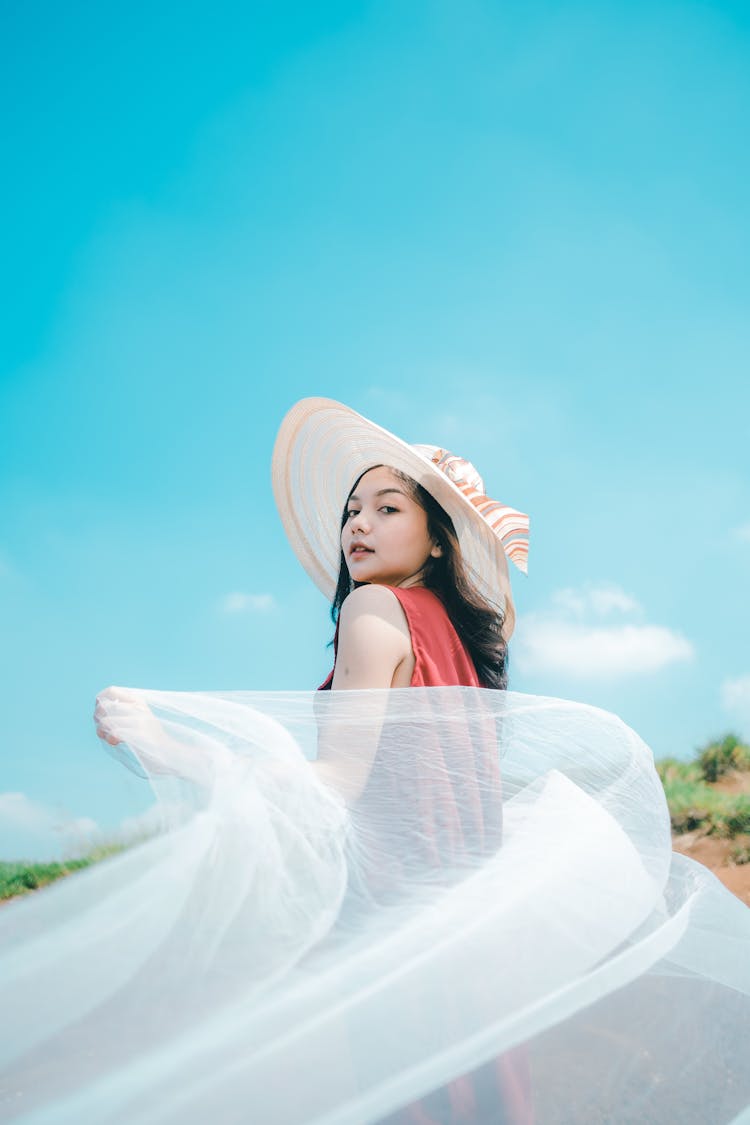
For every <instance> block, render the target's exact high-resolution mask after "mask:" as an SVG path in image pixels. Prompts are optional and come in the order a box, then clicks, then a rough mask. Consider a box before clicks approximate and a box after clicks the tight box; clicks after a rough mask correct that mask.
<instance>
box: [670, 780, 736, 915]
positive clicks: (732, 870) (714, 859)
mask: <svg viewBox="0 0 750 1125" xmlns="http://www.w3.org/2000/svg"><path fill="white" fill-rule="evenodd" d="M740 776H743V775H740ZM744 778H745V779H746V781H748V782H750V777H748V775H747V774H744ZM723 783H725V779H724V778H722V781H721V782H718V783H717V784H716V785H715V786H714V788H716V789H719V788H721V786H722V784H723ZM742 791H743V790H740V789H733V790H726V789H725V790H724V792H734V793H737V792H742ZM672 847H673V848H674V850H675V851H676V852H681V853H682V855H687V856H690V858H691V859H697V860H698V862H699V863H703V864H705V865H706V867H708V868H710V870H711V871H713V873H714V875H716V877H717V878H719V879H721V881H722V883H723V884H724V886H725V887H728V888H729V890H730V891H731V892H732V893H733V894H735V895H737V898H739V899H740V900H741V901H742V902H744V903H745V904H746V905H747V906H750V863H742V864H738V863H736V862H735V859H734V857H735V855H736V854H737V852H738V851H739V850H741V849H742V850H745V851H747V852H748V854H750V836H735V837H734V839H732V840H722V839H720V838H719V837H718V836H705V835H701V833H700V832H685V833H682V834H681V835H678V836H673V837H672Z"/></svg>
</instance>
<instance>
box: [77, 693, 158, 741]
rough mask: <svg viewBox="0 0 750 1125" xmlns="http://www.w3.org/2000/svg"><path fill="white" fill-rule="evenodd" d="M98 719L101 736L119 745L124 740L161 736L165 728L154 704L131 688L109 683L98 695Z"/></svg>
mask: <svg viewBox="0 0 750 1125" xmlns="http://www.w3.org/2000/svg"><path fill="white" fill-rule="evenodd" d="M94 722H95V723H96V733H97V736H98V737H99V738H101V739H103V740H104V741H105V742H108V743H109V745H110V746H117V745H119V744H120V743H121V742H133V741H137V742H144V741H145V742H149V741H153V740H154V739H160V738H162V737H163V735H164V730H163V727H162V725H161V723H160V722H159V720H158V719H157V718H156V717H155V716H154V714H153V712H152V710H151V708H150V707H149V706H148V704H147V703H146V702H145V701H144V700H143V698H142V697H141V696H140V695H139V693H138V692H135V691H132V690H131V689H130V688H119V687H108V688H106V689H105V690H104V691H103V692H100V694H99V695H98V696H97V697H96V707H95V709H94Z"/></svg>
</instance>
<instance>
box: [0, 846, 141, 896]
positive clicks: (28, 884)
mask: <svg viewBox="0 0 750 1125" xmlns="http://www.w3.org/2000/svg"><path fill="white" fill-rule="evenodd" d="M121 851H123V846H122V845H120V844H111V845H108V846H107V847H102V848H97V849H96V850H95V851H93V852H91V854H90V855H87V856H82V857H81V858H80V859H68V860H65V861H64V862H63V863H23V862H19V863H7V862H4V861H0V901H2V900H3V899H8V898H16V897H17V896H18V895H25V894H28V892H29V891H36V890H38V889H39V887H46V886H47V884H48V883H54V882H55V881H56V880H57V879H61V878H62V877H63V876H64V875H70V874H72V873H73V872H74V871H82V870H83V868H85V867H91V865H92V864H93V863H99V861H100V860H102V859H106V858H107V856H110V855H115V854H116V853H117V852H121Z"/></svg>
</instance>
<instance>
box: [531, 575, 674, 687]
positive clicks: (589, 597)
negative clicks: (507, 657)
mask: <svg viewBox="0 0 750 1125" xmlns="http://www.w3.org/2000/svg"><path fill="white" fill-rule="evenodd" d="M613 615H614V616H616V618H618V619H617V620H615V621H611V620H609V621H608V620H603V619H607V618H612V616H613ZM623 617H625V618H627V617H630V618H631V620H622V618H623ZM633 619H634V620H633ZM694 655H695V650H694V648H693V645H692V644H691V642H690V641H689V640H688V639H687V638H686V637H684V636H683V635H682V634H681V633H679V632H676V631H675V630H673V629H668V628H667V627H666V626H663V625H650V624H648V623H647V622H645V621H643V609H642V607H641V605H640V604H639V602H638V601H637V600H636V599H635V598H634V597H632V596H631V595H630V594H627V593H625V591H624V590H622V589H621V588H620V587H619V586H616V585H614V584H613V583H599V584H590V585H588V586H585V587H583V588H582V589H570V588H566V589H563V590H558V591H557V592H556V593H555V594H554V595H553V596H552V605H551V608H550V609H549V610H547V611H546V612H540V613H532V614H528V615H526V616H524V617H522V618H521V620H520V621H519V624H518V633H517V640H516V644H515V657H516V659H517V661H518V666H519V668H520V669H521V671H523V672H527V673H546V672H549V673H554V674H555V675H563V676H567V677H571V678H576V679H596V680H610V679H617V678H618V677H623V676H637V675H644V674H648V673H651V672H656V671H659V669H661V668H665V667H667V666H668V665H670V664H674V663H676V662H678V661H684V660H691V659H692V658H693V656H694Z"/></svg>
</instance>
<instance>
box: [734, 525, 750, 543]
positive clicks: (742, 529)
mask: <svg viewBox="0 0 750 1125" xmlns="http://www.w3.org/2000/svg"><path fill="white" fill-rule="evenodd" d="M732 535H733V536H734V538H735V539H739V541H740V543H750V523H742V524H740V526H739V527H735V528H733V530H732Z"/></svg>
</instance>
